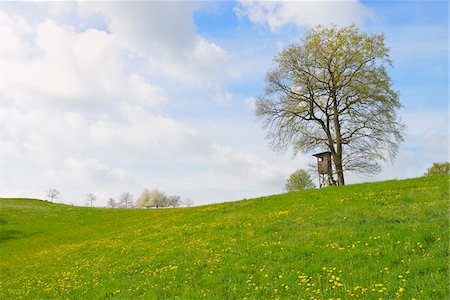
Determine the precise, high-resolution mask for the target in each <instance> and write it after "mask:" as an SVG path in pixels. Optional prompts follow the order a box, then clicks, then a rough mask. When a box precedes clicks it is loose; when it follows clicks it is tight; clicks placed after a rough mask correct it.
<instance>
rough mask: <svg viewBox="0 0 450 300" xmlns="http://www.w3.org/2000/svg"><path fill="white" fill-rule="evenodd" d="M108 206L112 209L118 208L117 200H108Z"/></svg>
mask: <svg viewBox="0 0 450 300" xmlns="http://www.w3.org/2000/svg"><path fill="white" fill-rule="evenodd" d="M106 206H107V207H110V208H115V207H116V206H117V202H116V199H114V198H109V199H108V202H107V203H106Z"/></svg>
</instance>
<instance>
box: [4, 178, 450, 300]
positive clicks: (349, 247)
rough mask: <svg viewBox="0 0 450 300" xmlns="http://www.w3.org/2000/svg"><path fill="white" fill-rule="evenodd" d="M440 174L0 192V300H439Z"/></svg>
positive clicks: (444, 291) (444, 215)
mask: <svg viewBox="0 0 450 300" xmlns="http://www.w3.org/2000/svg"><path fill="white" fill-rule="evenodd" d="M449 179H450V177H449V176H432V177H424V178H416V179H408V180H401V181H400V180H399V181H386V182H379V183H370V184H358V185H349V186H342V187H331V188H326V189H321V190H317V189H316V190H308V191H304V192H298V193H289V194H282V195H275V196H269V197H262V198H258V199H251V200H242V201H238V202H231V203H223V204H215V205H208V206H201V207H192V208H177V209H101V208H85V207H75V206H68V205H62V204H53V203H49V202H46V201H40V200H33V199H0V209H1V210H0V213H1V216H0V228H1V231H0V233H1V236H0V238H1V240H0V241H1V246H0V255H1V262H0V267H1V273H0V274H1V285H0V299H109V298H113V299H136V298H143V299H198V298H208V299H266V298H268V299H276V298H280V299H337V298H341V299H351V298H363V299H379V298H382V299H392V298H399V299H413V298H415V299H448V298H449V295H450V293H449V285H448V284H449V219H448V212H449V183H450V182H449Z"/></svg>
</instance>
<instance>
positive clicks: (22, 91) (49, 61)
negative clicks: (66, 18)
mask: <svg viewBox="0 0 450 300" xmlns="http://www.w3.org/2000/svg"><path fill="white" fill-rule="evenodd" d="M14 26H15V23H10V24H6V25H5V27H6V28H10V29H11V30H9V32H12V29H15V30H16V31H17V27H14ZM23 33H24V32H16V33H15V34H10V35H9V37H8V39H10V40H13V41H14V40H20V41H26V42H22V44H17V43H16V46H14V47H15V48H18V49H15V50H17V52H18V53H25V52H26V51H30V50H26V49H32V50H31V51H32V54H30V55H23V56H22V57H21V58H20V59H14V58H13V59H11V58H10V56H9V55H6V56H5V57H4V60H3V61H2V62H3V65H4V69H5V70H7V72H5V76H4V93H5V97H6V98H9V99H13V100H14V102H15V105H17V106H21V107H26V108H27V109H29V108H31V107H35V108H39V107H42V105H43V104H46V105H54V106H61V107H64V106H66V107H70V108H71V109H73V108H83V107H87V108H92V107H96V106H97V107H98V106H103V107H105V106H109V107H113V106H114V105H115V104H116V103H117V102H123V101H126V102H130V101H131V102H133V101H134V102H138V103H140V104H143V105H148V106H155V105H158V104H160V103H161V102H163V101H164V100H165V99H164V95H163V92H162V91H161V89H160V88H159V87H157V86H155V85H152V84H151V83H148V82H147V81H145V80H144V79H143V78H142V77H141V76H139V75H137V74H134V73H131V74H126V73H124V72H123V71H122V69H121V64H120V59H121V53H120V49H119V48H118V47H117V46H116V45H115V42H114V38H113V37H112V36H110V35H109V34H107V33H105V32H103V31H99V30H96V29H89V30H87V31H85V32H76V31H75V30H74V29H73V28H70V27H63V26H59V25H58V24H56V23H55V22H53V21H51V20H47V21H45V22H44V23H42V24H40V25H39V26H38V27H37V28H36V29H35V31H33V32H32V34H33V35H34V38H33V39H31V38H30V39H24V38H23V37H21V35H22V34H23ZM6 44H9V43H8V42H7V43H6Z"/></svg>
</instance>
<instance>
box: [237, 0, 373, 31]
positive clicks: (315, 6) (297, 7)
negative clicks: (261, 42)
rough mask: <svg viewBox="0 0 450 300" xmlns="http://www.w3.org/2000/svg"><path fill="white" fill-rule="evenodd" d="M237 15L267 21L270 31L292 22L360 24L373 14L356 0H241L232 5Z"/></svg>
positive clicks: (306, 23)
mask: <svg viewBox="0 0 450 300" xmlns="http://www.w3.org/2000/svg"><path fill="white" fill-rule="evenodd" d="M235 11H236V13H237V14H238V15H239V16H245V17H248V19H249V20H250V21H251V22H253V23H256V24H261V25H267V26H269V28H270V29H271V30H272V31H276V30H278V29H279V28H281V27H283V26H285V25H288V24H294V25H296V26H306V27H311V26H315V25H324V26H328V25H331V24H334V25H351V24H353V23H356V24H361V23H363V22H364V20H365V19H366V18H371V17H373V15H372V13H371V11H370V10H369V9H368V8H367V7H366V6H364V5H363V4H362V3H361V2H360V1H358V0H351V1H257V0H242V1H240V2H239V4H238V6H237V7H236V9H235Z"/></svg>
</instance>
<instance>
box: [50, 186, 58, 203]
mask: <svg viewBox="0 0 450 300" xmlns="http://www.w3.org/2000/svg"><path fill="white" fill-rule="evenodd" d="M59 195H60V193H59V191H58V190H57V189H48V191H47V198H48V199H49V200H50V201H51V202H53V200H55V199H56V198H58V197H59Z"/></svg>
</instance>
